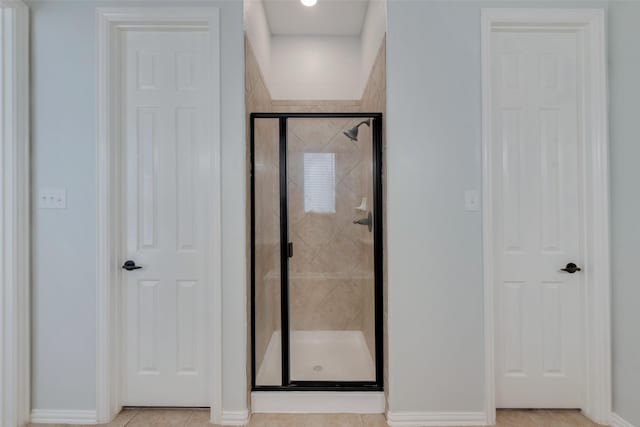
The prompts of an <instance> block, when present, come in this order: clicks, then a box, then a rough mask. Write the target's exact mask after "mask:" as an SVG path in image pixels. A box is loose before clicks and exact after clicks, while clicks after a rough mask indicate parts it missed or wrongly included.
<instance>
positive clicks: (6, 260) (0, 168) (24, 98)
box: [0, 0, 31, 427]
mask: <svg viewBox="0 0 640 427" xmlns="http://www.w3.org/2000/svg"><path fill="white" fill-rule="evenodd" d="M0 21H1V28H0V29H1V31H2V34H1V37H0V41H1V43H2V45H0V53H1V55H2V61H1V62H0V101H1V102H2V105H1V106H0V135H1V136H2V146H0V266H2V268H1V273H0V313H1V317H0V378H2V381H1V382H0V425H3V426H4V425H6V426H19V427H22V426H24V425H25V424H26V423H27V422H29V416H30V397H31V396H30V395H31V387H30V386H31V383H30V375H31V354H30V342H31V333H30V327H31V326H30V324H31V321H30V319H31V301H30V288H31V275H30V269H31V267H30V264H31V259H30V241H31V232H30V225H31V224H30V222H31V216H30V215H31V212H30V206H31V203H30V198H31V191H30V189H31V187H30V185H31V184H30V162H31V159H30V147H29V146H30V136H29V8H28V7H27V6H26V5H25V4H24V3H23V2H22V1H21V0H10V1H8V2H3V3H2V6H1V7H0Z"/></svg>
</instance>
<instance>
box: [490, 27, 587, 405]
mask: <svg viewBox="0 0 640 427" xmlns="http://www.w3.org/2000/svg"><path fill="white" fill-rule="evenodd" d="M491 37H493V40H492V52H491V74H492V76H491V88H492V89H491V90H492V94H491V99H492V103H493V104H492V105H491V108H492V112H493V114H492V117H493V123H492V129H493V135H492V144H494V150H493V153H494V155H493V156H494V157H493V158H492V163H493V170H492V172H491V173H492V176H493V182H494V188H493V193H494V200H492V201H488V202H490V203H493V211H494V215H495V217H494V218H495V223H496V224H497V227H496V233H495V240H494V242H495V246H494V263H495V264H494V270H495V277H496V280H495V309H496V312H495V318H496V331H495V332H496V345H497V348H496V376H497V378H496V406H497V407H498V408H580V407H581V405H582V403H583V395H582V390H583V379H584V362H585V361H584V345H583V341H584V339H583V311H584V310H583V297H584V294H583V293H584V290H583V281H584V280H583V278H584V272H576V273H573V274H571V273H568V272H565V271H561V268H564V267H565V266H566V265H567V264H568V263H570V262H571V263H575V264H577V265H578V266H580V267H584V266H582V260H583V259H584V254H583V252H584V251H583V246H584V242H583V238H582V235H583V230H584V227H583V217H584V215H583V207H582V200H581V196H580V195H581V191H582V185H583V182H582V180H583V177H582V169H583V168H582V161H581V159H582V156H583V150H584V149H583V147H584V135H583V132H582V123H581V122H580V121H581V120H580V117H582V114H581V112H580V108H581V107H580V106H581V104H580V102H581V82H582V80H583V76H582V73H583V71H584V70H583V66H582V65H581V64H582V62H581V61H582V60H581V58H580V56H579V55H578V53H577V52H579V46H580V42H581V41H580V39H579V37H580V36H579V35H578V34H577V33H572V32H557V33H553V32H541V31H538V32H535V31H531V32H526V31H507V30H505V31H496V32H494V33H493V34H492V36H491Z"/></svg>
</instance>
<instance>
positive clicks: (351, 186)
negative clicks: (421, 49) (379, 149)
mask: <svg viewBox="0 0 640 427" xmlns="http://www.w3.org/2000/svg"><path fill="white" fill-rule="evenodd" d="M246 47H247V48H246V68H247V69H246V80H247V83H246V94H247V95H246V106H247V115H248V114H249V113H251V112H267V111H277V112H357V111H367V112H381V111H384V106H385V102H386V101H385V73H384V71H385V62H384V61H385V52H384V43H383V44H382V47H381V49H380V53H379V54H378V58H377V60H376V62H375V64H374V66H373V68H372V72H371V75H370V78H369V81H368V84H367V86H366V89H365V91H364V93H363V98H362V100H354V101H313V100H310V101H280V100H276V101H274V100H271V98H270V95H269V91H268V89H267V87H266V84H265V82H264V80H263V78H262V76H261V73H260V70H259V67H258V64H257V62H256V59H255V57H254V54H253V51H252V49H251V46H250V43H249V42H248V41H246ZM359 121H360V120H356V119H290V120H289V129H288V131H289V132H288V142H289V147H288V148H289V168H288V169H289V182H288V184H289V238H290V240H291V241H292V242H293V243H294V256H293V258H291V260H290V273H289V277H290V288H289V290H290V309H291V311H290V323H291V328H292V329H295V330H361V331H363V333H364V335H365V339H366V342H367V346H368V347H369V350H370V352H371V355H372V356H373V355H375V351H374V350H375V347H374V343H375V335H374V282H373V234H372V233H369V232H368V230H367V229H366V227H364V226H361V225H354V224H353V223H352V222H353V220H355V219H359V218H363V217H365V216H366V212H361V211H358V210H356V209H355V207H356V206H358V205H360V203H361V201H362V198H363V197H366V198H367V205H368V206H367V209H368V210H372V205H371V203H372V198H373V197H372V196H373V193H372V169H371V167H372V163H371V158H372V152H371V148H372V146H371V132H370V128H368V127H366V126H361V127H360V135H359V142H358V143H353V142H351V141H349V140H348V138H347V137H346V136H344V135H343V131H345V130H347V129H349V128H351V127H353V126H354V125H355V124H357V123H358V122H359ZM248 122H249V121H248V120H247V123H248ZM277 134H278V131H277V120H260V121H258V122H257V126H256V147H255V150H256V151H255V154H256V156H255V157H256V171H255V173H256V225H257V226H256V361H257V364H258V366H259V365H260V363H261V361H262V358H263V356H264V352H265V350H266V346H267V345H268V341H269V339H270V338H271V335H272V334H273V332H274V331H276V330H278V329H279V327H280V324H279V316H280V306H279V299H280V292H279V280H280V275H279V264H278V262H279V244H280V242H279V235H278V232H279V210H278V201H279V188H278V185H277V181H278V174H279V169H278V159H277V156H278V151H277V137H278V135H277ZM248 135H249V133H248V132H247V136H248ZM305 152H307V153H335V159H336V171H335V172H336V200H335V208H336V209H335V213H312V212H305V209H304V195H303V193H304V191H303V188H304V180H303V177H302V164H303V163H302V162H303V155H304V153H305ZM258 187H259V188H258ZM258 224H260V226H258Z"/></svg>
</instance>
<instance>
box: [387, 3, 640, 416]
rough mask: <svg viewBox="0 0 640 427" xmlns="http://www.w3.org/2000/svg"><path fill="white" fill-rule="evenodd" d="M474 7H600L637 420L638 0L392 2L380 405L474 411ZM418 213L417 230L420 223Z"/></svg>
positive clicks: (618, 382) (477, 286) (615, 219)
mask: <svg viewBox="0 0 640 427" xmlns="http://www.w3.org/2000/svg"><path fill="white" fill-rule="evenodd" d="M481 7H605V8H608V9H609V16H608V32H609V36H610V40H609V48H610V50H609V64H610V65H609V74H610V77H609V79H610V86H611V154H612V155H611V171H612V183H611V187H612V227H613V235H612V251H613V294H614V295H613V297H614V298H613V310H612V311H613V322H614V325H613V326H614V347H613V358H614V359H613V360H614V384H613V385H614V402H613V406H614V410H615V411H616V412H617V413H618V414H619V415H621V416H622V417H623V418H625V419H626V420H627V421H629V422H631V423H632V424H633V425H640V411H639V409H638V390H640V335H639V333H638V330H639V329H638V327H637V325H638V324H640V315H639V314H638V313H640V311H638V301H640V290H639V288H638V286H637V283H638V280H637V278H636V272H635V271H634V269H633V265H635V264H636V263H637V260H638V258H640V249H639V248H640V246H639V245H638V242H639V241H640V228H639V227H638V225H637V221H638V217H640V204H638V198H637V197H636V196H635V195H636V194H637V188H636V187H637V182H638V181H639V180H640V175H638V172H637V171H638V168H637V163H638V161H637V159H638V158H640V149H639V147H640V145H639V144H638V135H639V134H640V127H639V125H638V120H637V114H635V113H636V112H637V111H638V108H637V105H638V99H640V84H639V83H638V77H637V76H638V75H640V54H639V53H638V50H637V48H636V45H637V40H639V39H640V26H639V25H638V22H640V3H638V2H627V1H624V0H620V1H617V0H616V1H612V2H605V1H590V0H582V1H519V0H510V1H493V2H490V1H456V2H451V1H435V0H434V1H424V2H416V1H411V0H393V1H391V2H389V6H388V36H387V71H388V74H387V79H388V80H387V85H388V86H387V87H388V92H387V96H388V115H387V136H388V152H387V167H386V170H387V179H388V193H387V199H388V203H387V213H388V226H387V236H388V254H389V259H388V270H389V271H388V278H389V302H388V303H389V326H388V327H389V376H390V381H389V385H388V386H389V409H390V410H391V411H394V412H404V411H408V412H434V411H435V412H438V411H481V410H482V409H483V402H484V396H483V387H484V384H483V378H482V372H483V363H484V362H483V333H484V330H483V325H482V320H483V295H482V248H481V242H482V235H481V230H482V226H481V217H480V214H479V213H474V212H464V210H463V191H464V190H465V189H479V188H480V186H481V158H480V146H481V81H480V8H481ZM416 218H419V222H416Z"/></svg>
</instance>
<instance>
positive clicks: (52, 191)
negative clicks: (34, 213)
mask: <svg viewBox="0 0 640 427" xmlns="http://www.w3.org/2000/svg"><path fill="white" fill-rule="evenodd" d="M66 207H67V191H66V190H65V189H64V188H46V189H42V190H40V191H39V192H38V208H40V209H65V208H66Z"/></svg>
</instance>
